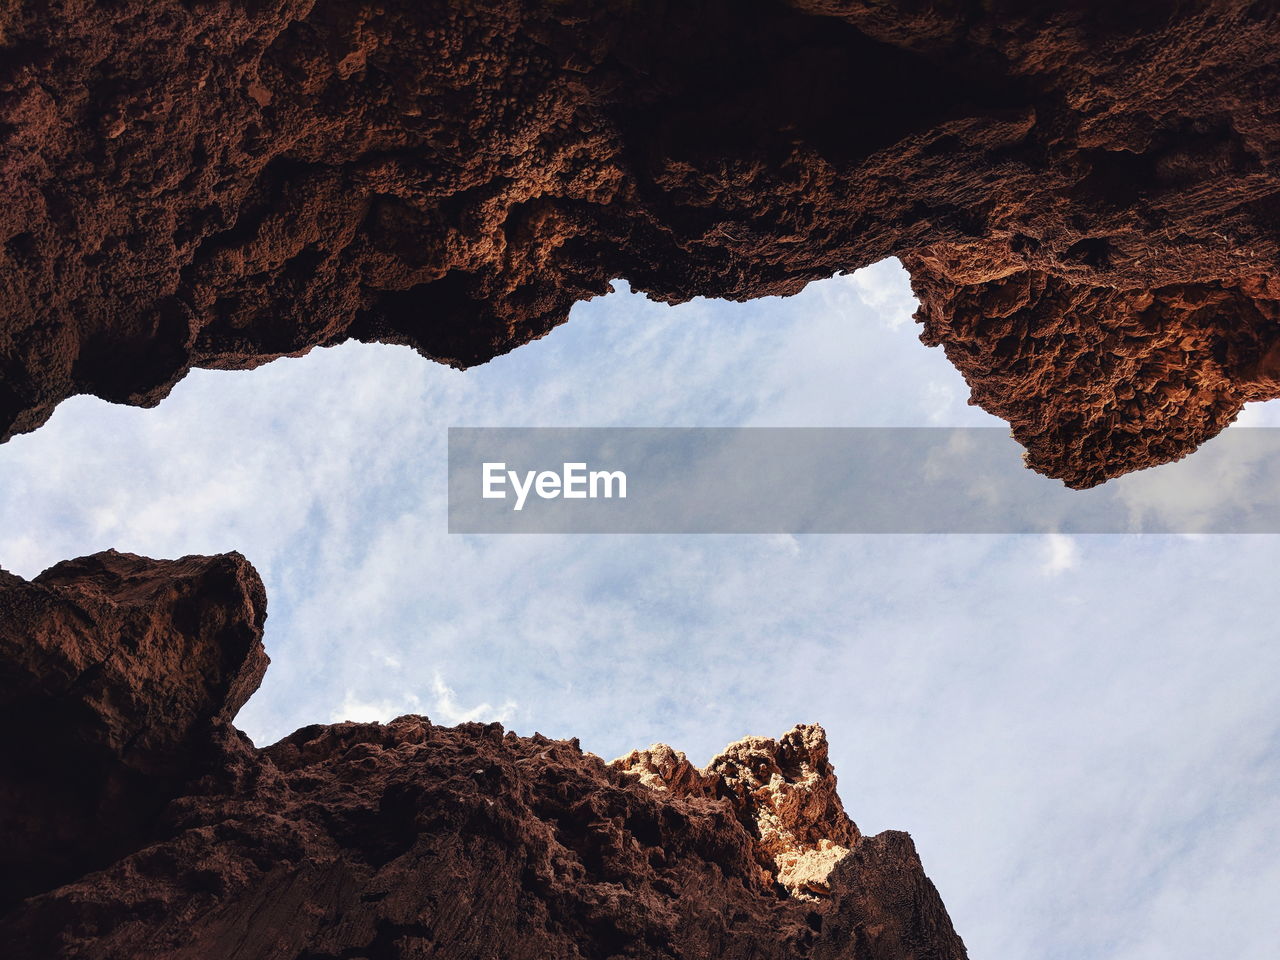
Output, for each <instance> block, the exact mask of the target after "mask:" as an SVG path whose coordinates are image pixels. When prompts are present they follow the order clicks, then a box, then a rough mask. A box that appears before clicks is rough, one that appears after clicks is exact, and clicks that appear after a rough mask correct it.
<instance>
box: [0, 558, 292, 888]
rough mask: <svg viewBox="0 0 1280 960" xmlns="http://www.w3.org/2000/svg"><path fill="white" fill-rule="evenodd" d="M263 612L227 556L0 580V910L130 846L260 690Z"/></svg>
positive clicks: (108, 561) (248, 574)
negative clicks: (0, 839) (215, 731)
mask: <svg viewBox="0 0 1280 960" xmlns="http://www.w3.org/2000/svg"><path fill="white" fill-rule="evenodd" d="M265 616H266V595H265V593H264V592H263V589H262V582H261V581H260V580H259V579H258V575H257V573H255V572H254V570H253V567H251V566H250V565H249V562H248V561H247V560H245V559H244V558H243V557H242V556H240V555H239V554H234V553H233V554H227V555H224V556H221V557H212V558H210V557H184V558H183V559H181V560H172V561H156V560H147V559H145V558H142V557H137V556H133V555H131V554H125V553H116V552H115V551H108V552H107V553H100V554H97V555H95V556H92V557H84V558H82V559H80V560H70V561H66V562H63V563H60V564H57V565H56V566H54V567H50V568H49V569H48V570H46V571H45V572H44V573H42V574H41V575H40V576H38V577H36V578H35V579H34V580H33V581H31V582H30V583H27V582H26V581H24V580H22V579H20V578H18V577H14V576H12V575H11V574H5V575H4V576H3V578H0V731H2V732H0V738H2V739H3V749H0V823H2V824H3V831H2V832H3V836H4V837H5V842H4V844H3V845H0V905H8V904H11V903H12V902H13V900H14V899H16V898H20V897H22V896H25V895H27V894H29V893H32V892H36V891H39V890H41V889H45V888H47V887H49V886H51V885H53V884H55V883H58V882H62V881H64V880H67V879H74V878H75V877H77V876H79V875H80V874H81V873H84V872H85V871H86V870H91V869H96V868H97V867H100V866H103V865H104V864H106V863H108V862H110V860H111V859H113V858H114V857H115V856H118V855H120V854H121V853H124V852H127V851H129V850H132V849H134V848H135V847H136V846H137V844H138V842H139V841H140V839H141V838H142V837H143V836H144V835H145V834H146V833H147V830H148V825H149V824H150V822H151V821H153V820H154V819H155V818H156V816H157V815H158V814H159V812H160V810H161V809H162V807H163V806H164V805H165V804H166V803H168V802H169V801H170V799H171V798H172V797H173V795H174V793H175V791H177V790H178V788H179V786H180V785H181V784H182V782H183V781H184V780H185V779H186V778H187V777H188V776H189V775H190V772H191V770H192V768H193V765H195V764H197V763H198V762H199V756H200V752H201V750H202V744H203V740H204V738H205V737H207V735H208V732H209V731H210V730H211V729H212V728H213V727H214V726H216V725H226V724H229V723H230V721H231V718H232V717H233V716H234V715H235V713H236V711H237V710H239V709H240V707H241V706H242V705H243V704H244V702H245V701H246V700H247V699H249V695H250V694H252V693H253V691H254V690H256V689H257V687H258V684H259V683H260V682H261V681H262V675H263V672H264V671H265V670H266V666H267V656H266V654H265V653H264V652H263V649H262V643H261V636H262V622H263V618H264V617H265Z"/></svg>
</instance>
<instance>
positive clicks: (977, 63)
mask: <svg viewBox="0 0 1280 960" xmlns="http://www.w3.org/2000/svg"><path fill="white" fill-rule="evenodd" d="M1054 6H1057V7H1061V8H1066V9H1057V10H1054V9H1049V8H1052V7H1054ZM1278 61H1280V13H1278V12H1277V8H1276V5H1275V4H1274V3H1271V2H1245V0H1217V2H1214V0H1210V2H1206V3H1195V4H1190V3H1169V2H1165V0H1135V2H1130V3H1118V2H1115V0H1087V2H1081V3H1073V4H1061V5H1046V4H1033V3H1028V2H1026V0H992V2H983V3H978V2H976V0H973V2H963V0H954V2H946V3H936V4H923V3H916V2H907V0H897V2H877V3H868V2H862V0H792V2H790V3H788V2H783V0H774V2H765V0H733V2H729V0H712V2H691V3H666V2H662V0H647V2H632V0H590V2H588V0H557V2H546V3H540V4H539V3H517V2H514V0H489V2H471V3H443V2H420V0H379V2H378V3H370V2H362V0H285V2H281V3H273V4H239V3H236V4H232V3H205V2H201V3H188V2H179V0H118V2H114V3H111V4H86V3H81V2H74V0H58V2H41V3H24V2H21V0H19V2H16V3H12V4H8V5H6V6H4V7H3V8H0V170H2V171H3V174H2V176H3V179H2V180H0V190H2V191H3V194H2V196H0V200H3V203H0V436H8V435H11V434H12V433H14V432H19V431H24V430H31V429H34V428H35V427H37V426H38V425H39V424H40V423H42V422H43V421H44V420H45V419H46V418H47V417H48V416H49V414H50V412H51V411H52V409H53V407H54V406H55V405H56V404H57V403H58V402H59V401H60V400H62V399H64V398H65V397H67V396H70V395H71V394H74V393H93V394H96V395H98V396H101V397H104V398H106V399H109V400H115V401H120V402H126V403H134V404H143V405H148V404H152V403H155V402H157V401H158V400H159V399H160V398H161V397H163V396H164V395H165V394H166V393H167V392H168V391H169V389H170V388H171V387H172V385H173V384H174V383H175V382H176V381H177V380H178V379H179V378H181V377H182V376H183V375H184V373H185V372H186V371H187V370H188V369H189V368H190V367H191V366H193V365H194V366H203V367H218V368H239V367H251V366H255V365H257V364H260V363H263V362H265V361H267V360H270V359H272V358H274V357H279V356H282V355H286V354H295V353H299V352H302V351H306V350H308V349H310V348H311V347H313V346H316V345H328V344H336V343H339V342H341V341H343V340H345V339H348V338H351V337H355V338H358V339H361V340H376V341H383V342H390V343H403V344H408V345H411V346H413V347H415V348H417V349H418V350H419V351H421V352H422V353H423V354H425V355H426V356H429V357H431V358H434V359H436V360H440V361H443V362H447V363H451V364H454V365H457V366H467V365H470V364H475V363H480V362H483V361H485V360H487V359H489V358H490V357H492V356H494V355H495V354H498V353H501V352H504V351H507V350H510V349H512V348H513V347H515V346H518V345H519V344H522V343H524V342H526V341H528V340H529V339H531V338H534V337H538V336H541V335H543V334H545V333H546V332H547V331H548V330H550V329H551V328H552V327H553V326H555V325H556V324H558V323H560V322H561V321H562V320H564V318H565V316H566V314H567V311H568V309H569V307H570V305H571V304H573V303H574V302H575V301H577V300H581V299H583V298H586V297H590V296H593V295H596V294H599V293H601V292H603V291H604V290H605V289H606V288H607V284H608V281H609V279H610V278H613V277H625V278H627V279H628V280H629V281H630V282H631V283H632V284H633V286H635V287H636V288H638V289H640V290H643V291H646V292H648V293H649V294H650V295H652V296H654V297H657V298H659V299H662V300H668V301H679V300H684V299H687V298H689V297H692V296H694V295H698V294H701V295H706V296H713V297H728V298H733V299H743V298H749V297H758V296H762V295H766V294H788V293H794V292H795V291H797V290H799V289H800V288H801V287H802V286H803V285H804V284H805V283H807V282H808V281H810V280H814V279H818V278H821V277H826V276H829V275H831V274H832V273H833V272H835V271H837V270H849V269H852V268H855V267H859V266H862V265H865V264H868V263H871V262H873V261H876V260H879V259H881V258H883V257H887V256H891V255H898V256H900V257H902V259H903V261H904V263H905V264H906V265H907V266H908V268H909V269H910V270H911V272H912V276H913V281H914V284H915V288H916V290H917V292H918V294H919V295H920V297H921V302H922V305H921V312H920V315H919V316H920V319H921V320H922V321H923V323H924V338H925V340H926V342H928V343H932V344H941V345H942V346H943V347H944V348H945V349H946V351H947V354H948V356H949V357H950V358H951V360H952V361H953V362H954V363H955V364H956V365H957V366H958V367H959V368H960V370H961V371H962V372H963V374H964V375H965V377H966V378H967V379H968V381H969V383H970V385H971V386H972V388H973V395H974V399H975V401H976V402H978V403H980V404H982V405H983V406H984V407H986V408H987V409H990V410H992V411H993V412H995V413H997V414H999V415H1000V416H1003V417H1005V418H1007V419H1009V420H1010V422H1011V423H1012V425H1013V428H1014V431H1015V433H1016V435H1017V436H1018V437H1019V439H1021V440H1022V442H1023V443H1024V444H1025V445H1026V446H1027V449H1028V451H1029V462H1030V463H1031V465H1032V466H1033V467H1035V468H1036V469H1038V470H1041V471H1044V472H1047V473H1050V474H1052V475H1054V476H1058V477H1061V478H1063V479H1064V480H1066V481H1067V482H1068V483H1070V484H1072V485H1075V486H1088V485H1091V484H1094V483H1097V482H1100V481H1101V480H1103V479H1105V478H1107V477H1109V476H1113V475H1115V474H1118V473H1121V472H1124V471H1125V470H1129V469H1134V468H1137V467H1142V466H1146V465H1149V464H1153V463H1157V462H1162V461H1165V460H1169V459H1172V458H1176V457H1178V456H1180V455H1182V454H1184V453H1186V452H1188V451H1189V450H1191V449H1193V448H1194V447H1195V446H1196V445H1197V444H1198V443H1200V442H1201V441H1203V440H1204V439H1206V438H1207V437H1210V436H1212V435H1213V434H1214V433H1216V432H1217V431H1219V430H1220V429H1222V427H1223V426H1224V425H1226V424H1227V423H1228V422H1229V421H1230V420H1231V419H1232V417H1233V416H1234V415H1235V413H1236V412H1237V411H1238V410H1239V409H1240V406H1241V404H1242V403H1244V402H1245V401H1248V400H1253V399H1260V398H1265V397H1271V396H1275V395H1277V394H1278V393H1280V327H1278V326H1277V320H1278V319H1280V287H1277V283H1278V282H1280V280H1278V278H1277V250H1278V248H1277V236H1278V233H1277V229H1278V228H1277V221H1278V219H1280V192H1278V191H1280V179H1278V178H1277V141H1278V139H1280V117H1278V116H1277V110H1280V107H1277V104H1280V70H1278V69H1277V63H1278Z"/></svg>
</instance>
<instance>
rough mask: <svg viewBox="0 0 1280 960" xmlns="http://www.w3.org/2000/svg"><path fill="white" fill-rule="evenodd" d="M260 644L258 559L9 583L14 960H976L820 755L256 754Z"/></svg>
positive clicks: (333, 733) (65, 569) (366, 743)
mask: <svg viewBox="0 0 1280 960" xmlns="http://www.w3.org/2000/svg"><path fill="white" fill-rule="evenodd" d="M263 616H264V601H263V596H262V589H261V585H260V583H259V582H258V579H257V577H256V576H255V575H254V573H253V571H252V568H251V567H249V565H248V564H247V563H246V562H245V561H244V559H243V558H241V557H239V556H238V555H236V554H231V555H227V556H222V557H213V558H204V557H187V558H184V559H182V560H178V561H171V562H170V561H152V560H145V559H143V558H140V557H134V556H129V555H125V554H117V553H108V554H99V555H98V556H95V557H88V558H84V559H82V560H76V561H71V562H69V563H63V564H59V565H58V566H56V567H54V568H52V569H51V570H49V571H47V572H46V573H44V574H42V575H41V576H40V577H37V578H36V579H35V580H34V581H32V582H30V583H27V582H25V581H23V580H21V579H20V578H17V577H13V576H11V575H8V574H4V575H3V576H0V624H3V626H2V627H0V638H2V646H0V653H2V654H3V661H2V663H3V674H0V677H2V679H3V682H4V684H5V692H6V693H11V692H13V696H10V697H6V698H5V703H6V708H5V709H6V710H11V711H12V714H11V715H9V716H6V719H7V720H9V721H10V722H9V723H7V724H5V725H4V729H5V730H6V731H8V733H7V736H9V737H10V738H11V739H12V741H13V742H12V743H11V744H10V749H9V750H7V751H6V756H7V757H10V758H12V757H15V756H16V757H19V758H20V759H19V761H18V762H16V763H15V765H14V766H12V767H6V768H5V770H4V771H3V777H2V778H0V817H2V818H3V820H4V835H5V837H6V838H7V841H6V849H5V850H4V851H3V852H0V856H2V857H4V858H6V859H5V863H4V866H5V870H4V872H3V875H4V876H5V877H6V879H9V880H10V881H11V882H10V884H9V886H8V887H6V889H5V891H4V901H3V904H2V905H0V942H3V943H4V944H5V948H6V955H7V956H10V957H14V958H17V960H26V958H37V957H38V958H41V960H45V958H51V957H84V958H95V960H107V958H111V960H117V958H118V960H126V958H129V960H132V958H136V957H156V958H161V957H164V958H170V957H171V958H192V960H194V958H208V957H218V958H225V960H237V958H239V960H248V958H253V960H269V958H280V960H299V958H307V960H331V958H338V957H346V958H357V957H367V958H391V957H405V958H407V957H426V956H434V957H448V958H450V960H455V958H456V960H466V958H475V960H481V958H491V957H495V956H500V957H504V958H513V960H519V958H527V960H535V958H537V960H543V958H548V957H556V958H560V957H563V958H566V960H567V958H590V957H601V958H603V957H625V956H630V957H655V958H656V957H671V958H675V957H717V958H720V957H723V958H742V960H746V958H753V960H767V958H772V957H778V958H783V957H786V958H794V957H814V958H824V960H835V958H845V957H847V958H858V960H881V958H883V960H899V958H901V960H926V958H928V960H947V958H962V957H964V956H965V953H964V947H963V944H962V943H961V941H960V939H959V938H958V937H957V936H956V934H955V932H954V931H953V930H952V927H951V924H950V921H949V920H948V918H947V914H946V911H945V909H944V908H943V905H942V903H941V901H940V900H939V898H938V895H937V892H936V891H935V890H934V888H933V886H932V884H930V882H929V881H928V879H927V878H926V877H925V875H924V872H923V870H922V868H921V866H920V860H919V858H918V857H917V856H916V853H915V851H914V849H913V848H912V845H911V840H910V838H909V837H907V836H906V835H905V834H901V833H884V834H881V835H879V836H875V837H863V836H861V835H860V834H859V832H858V830H857V828H856V827H855V826H854V825H853V823H852V822H851V821H850V820H849V819H848V817H847V816H846V815H845V813H844V810H843V808H842V806H841V804H840V800H839V798H838V797H837V795H836V791H835V776H834V773H833V772H832V769H831V765H830V763H829V762H828V759H827V744H826V739H825V736H824V734H823V732H822V729H821V728H820V727H817V726H806V727H797V728H796V729H794V730H793V731H791V732H790V733H788V734H786V735H785V736H784V737H782V738H781V739H779V740H776V741H775V740H769V739H765V738H762V737H750V738H747V739H746V740H743V741H741V742H740V743H737V744H734V745H733V746H731V747H729V748H728V749H727V750H726V751H725V752H724V753H723V754H722V755H721V756H720V757H718V758H716V759H715V760H714V761H712V762H711V764H709V765H708V766H707V767H706V768H705V769H702V770H698V769H696V768H694V767H693V766H692V765H690V764H689V762H688V760H687V759H686V758H685V757H684V755H683V754H680V753H677V752H676V751H673V750H671V748H669V747H665V746H657V747H653V748H650V749H649V750H645V751H637V752H635V753H632V754H631V755H630V756H628V757H626V758H623V759H622V760H618V761H615V762H614V763H612V764H606V763H605V762H604V761H602V760H601V759H600V758H598V757H595V756H593V755H591V754H589V753H584V752H583V751H582V750H581V749H580V748H579V746H578V743H577V741H557V740H550V739H547V738H546V737H543V736H540V735H536V734H535V735H534V736H532V737H519V736H517V735H515V734H514V733H510V732H505V731H504V730H503V729H502V727H501V726H500V725H498V724H480V723H470V724H463V725H461V726H459V727H455V728H452V729H448V728H441V727H436V726H434V725H433V724H431V723H430V721H428V720H427V719H426V718H425V717H418V716H407V717H401V718H400V719H398V720H395V721H393V722H391V723H389V724H385V725H383V724H377V723H340V724H333V725H327V726H321V725H317V726H311V727H305V728H303V729H302V730H299V731H297V732H296V733H294V734H293V735H291V736H289V737H287V738H285V739H284V740H282V741H280V742H279V743H277V744H274V745H272V746H270V747H266V748H265V749H257V748H255V747H254V745H253V744H252V743H250V742H249V740H248V738H246V737H245V736H244V735H243V734H241V733H240V732H239V731H237V730H236V729H235V727H234V726H232V724H231V719H232V716H233V715H234V713H235V711H236V710H237V709H238V708H239V706H240V705H241V704H242V703H243V702H244V700H245V699H246V698H247V696H248V695H249V694H250V693H251V692H252V690H253V689H254V687H255V686H256V685H257V683H258V681H259V680H260V679H261V676H262V672H263V669H264V667H265V664H266V658H265V655H264V654H263V651H262V647H261V641H260V637H261V631H262V623H263ZM15 696H16V697H17V700H15V699H14V697H15ZM15 703H16V704H17V705H16V706H13V704H15ZM23 764H26V765H25V766H23ZM103 837H109V841H108V840H104V839H103ZM14 840H16V842H17V845H16V846H14V845H11V842H12V841H14ZM45 864H51V865H52V866H48V867H47V868H46V867H45V866H44V865H45Z"/></svg>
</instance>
